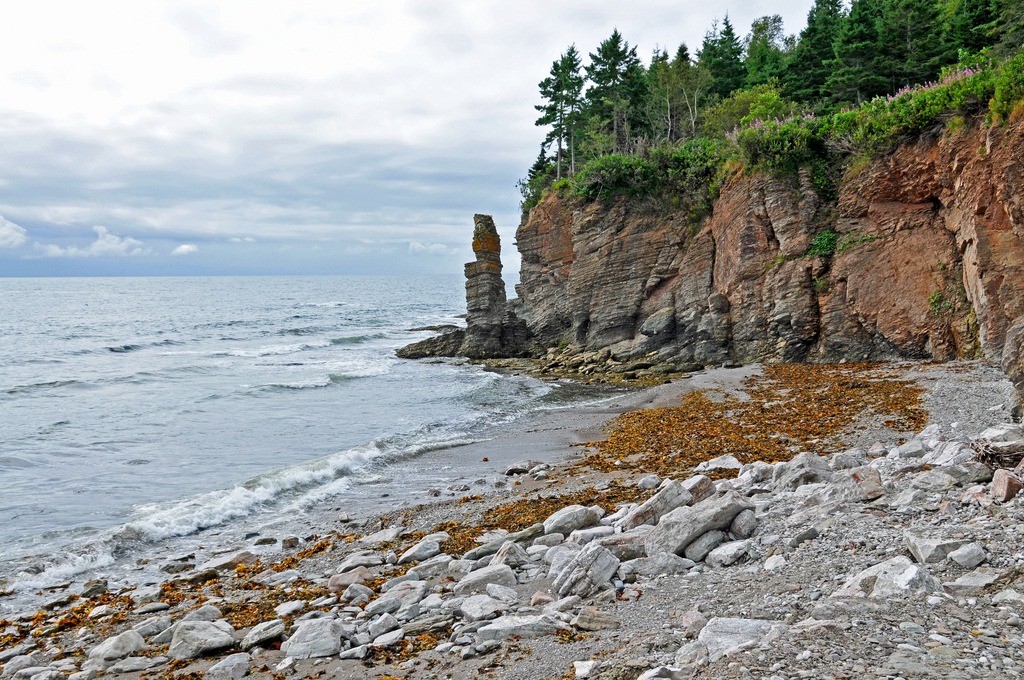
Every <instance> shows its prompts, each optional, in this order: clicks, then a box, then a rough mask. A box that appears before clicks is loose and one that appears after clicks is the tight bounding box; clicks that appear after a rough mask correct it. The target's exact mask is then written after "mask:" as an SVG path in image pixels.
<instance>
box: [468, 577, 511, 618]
mask: <svg viewBox="0 0 1024 680" xmlns="http://www.w3.org/2000/svg"><path fill="white" fill-rule="evenodd" d="M492 585H493V584H492ZM460 609H461V610H462V617H463V618H464V619H466V620H467V621H470V622H473V621H486V620H488V619H494V618H497V617H498V616H500V615H501V614H504V613H505V612H506V611H508V604H506V603H505V602H503V601H501V600H496V599H494V598H492V597H491V596H490V595H471V596H470V597H467V598H466V599H465V601H464V602H463V603H462V605H461V607H460Z"/></svg>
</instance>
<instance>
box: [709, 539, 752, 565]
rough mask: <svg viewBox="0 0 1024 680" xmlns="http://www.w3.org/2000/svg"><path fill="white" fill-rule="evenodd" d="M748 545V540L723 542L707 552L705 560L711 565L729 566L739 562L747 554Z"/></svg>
mask: <svg viewBox="0 0 1024 680" xmlns="http://www.w3.org/2000/svg"><path fill="white" fill-rule="evenodd" d="M749 545H750V542H749V541H730V542H729V543H724V544H722V545H720V546H718V547H717V548H715V549H714V550H712V551H711V552H710V553H708V556H707V558H705V562H707V563H708V564H709V565H711V566H712V567H728V566H731V565H733V564H735V563H736V562H739V561H740V560H741V559H742V558H743V556H744V555H746V554H747V548H748V547H749Z"/></svg>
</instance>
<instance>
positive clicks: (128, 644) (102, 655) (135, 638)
mask: <svg viewBox="0 0 1024 680" xmlns="http://www.w3.org/2000/svg"><path fill="white" fill-rule="evenodd" d="M145 647H146V641H145V640H144V639H143V638H142V635H140V634H139V632H138V631H135V630H126V631H125V632H123V633H121V634H120V635H115V636H114V637H111V638H107V639H106V640H104V641H103V642H101V643H100V644H98V645H97V646H95V647H93V648H92V649H91V650H89V658H90V659H94V660H96V661H101V662H106V661H114V660H116V659H123V658H124V657H126V656H130V655H132V654H134V653H135V652H139V651H142V650H143V649H145Z"/></svg>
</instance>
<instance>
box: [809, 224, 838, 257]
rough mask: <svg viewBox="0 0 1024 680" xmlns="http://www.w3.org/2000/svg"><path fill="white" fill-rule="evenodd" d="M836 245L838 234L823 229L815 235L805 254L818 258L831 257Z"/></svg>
mask: <svg viewBox="0 0 1024 680" xmlns="http://www.w3.org/2000/svg"><path fill="white" fill-rule="evenodd" d="M838 245H839V234H837V233H836V232H835V231H833V230H831V229H825V230H824V231H819V232H818V233H817V234H815V236H814V240H812V241H811V247H810V248H808V249H807V254H808V255H812V256H815V255H816V256H818V257H832V255H834V254H835V252H836V246H838Z"/></svg>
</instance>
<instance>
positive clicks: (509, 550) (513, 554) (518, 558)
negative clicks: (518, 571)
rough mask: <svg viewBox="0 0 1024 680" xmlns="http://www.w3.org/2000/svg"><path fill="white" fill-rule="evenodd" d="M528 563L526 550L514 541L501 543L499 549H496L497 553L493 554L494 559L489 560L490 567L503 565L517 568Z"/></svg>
mask: <svg viewBox="0 0 1024 680" xmlns="http://www.w3.org/2000/svg"><path fill="white" fill-rule="evenodd" d="M529 562H530V556H529V555H528V554H527V552H526V550H525V549H524V548H523V546H521V545H519V544H518V543H516V542H514V541H505V542H504V543H502V544H501V547H500V548H498V552H496V553H494V557H492V558H491V566H499V565H502V564H505V565H508V566H510V567H519V566H522V565H524V564H528V563H529Z"/></svg>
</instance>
